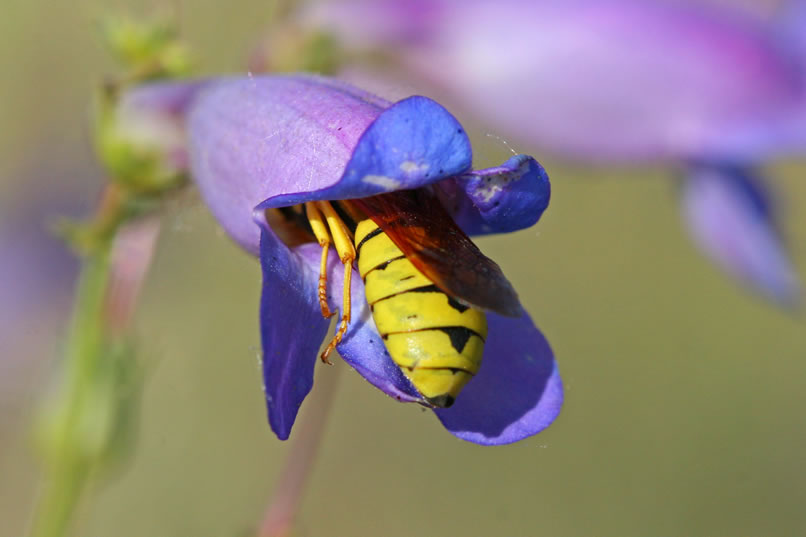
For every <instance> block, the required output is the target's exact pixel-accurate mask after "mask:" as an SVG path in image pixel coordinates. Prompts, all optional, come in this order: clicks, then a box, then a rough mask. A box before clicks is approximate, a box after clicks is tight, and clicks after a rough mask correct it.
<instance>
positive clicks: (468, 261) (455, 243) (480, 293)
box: [351, 189, 523, 317]
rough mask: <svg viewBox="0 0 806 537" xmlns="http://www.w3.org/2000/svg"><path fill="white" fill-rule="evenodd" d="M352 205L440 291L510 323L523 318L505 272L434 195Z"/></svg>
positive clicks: (418, 193)
mask: <svg viewBox="0 0 806 537" xmlns="http://www.w3.org/2000/svg"><path fill="white" fill-rule="evenodd" d="M351 201H352V203H355V204H356V205H357V206H358V207H360V208H361V209H362V210H363V211H364V212H365V213H366V214H367V216H369V217H370V218H371V219H372V220H373V221H374V222H375V223H376V224H378V227H380V228H381V229H382V230H383V231H384V233H386V234H387V235H388V236H389V238H390V239H391V240H392V242H394V243H395V245H397V247H398V248H400V250H401V251H402V252H403V253H404V254H405V255H406V257H407V258H408V259H409V260H410V261H411V262H412V264H413V265H414V266H415V267H417V269H418V270H419V271H420V272H422V273H423V274H425V276H426V277H428V279H429V280H431V281H433V282H434V284H435V285H436V286H437V287H439V289H440V290H442V291H444V292H445V293H447V294H448V295H450V296H452V297H453V298H455V299H456V300H458V301H459V302H461V303H464V304H465V305H468V306H472V307H475V308H479V309H482V310H489V311H494V312H496V313H500V314H502V315H507V316H511V317H518V316H520V315H521V314H522V313H523V311H522V309H521V305H520V301H519V300H518V295H517V294H516V293H515V290H514V289H513V288H512V284H510V283H509V280H507V279H506V277H505V276H504V273H503V272H501V268H500V267H499V266H498V265H497V264H496V263H495V262H494V261H493V260H492V259H490V258H489V257H487V256H485V255H484V254H483V253H481V251H480V250H479V249H478V247H477V246H476V245H475V244H473V242H472V241H471V240H470V238H468V236H467V235H465V233H464V231H462V230H461V229H460V228H459V226H457V225H456V223H455V222H454V221H453V218H451V216H450V215H449V214H448V212H447V211H446V210H445V209H444V208H443V207H442V204H441V203H440V202H439V200H438V199H437V198H436V197H435V196H434V195H433V194H432V193H430V192H429V191H427V190H424V189H418V190H401V191H398V192H390V193H388V194H380V195H378V196H372V197H370V198H363V199H357V200H351Z"/></svg>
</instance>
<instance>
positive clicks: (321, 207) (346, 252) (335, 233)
mask: <svg viewBox="0 0 806 537" xmlns="http://www.w3.org/2000/svg"><path fill="white" fill-rule="evenodd" d="M305 207H306V209H307V210H308V215H309V219H310V222H311V229H313V231H314V235H315V236H316V238H317V240H318V241H319V244H320V245H322V248H323V250H324V251H323V253H322V263H321V266H320V274H319V304H320V306H321V307H322V314H323V315H325V312H327V313H328V314H330V309H329V308H327V294H326V286H327V274H326V269H327V249H328V247H329V245H330V242H331V237H332V242H333V245H334V246H335V247H336V252H337V253H338V254H339V259H340V260H341V262H342V264H343V265H344V296H343V299H342V307H341V310H342V315H341V324H340V325H339V329H338V330H337V331H336V335H334V336H333V339H332V340H330V343H328V345H327V348H325V350H324V352H323V353H322V355H321V357H320V358H321V359H322V361H323V362H325V363H328V364H329V363H330V361H329V360H328V356H330V353H331V352H333V350H334V349H335V348H336V345H338V344H339V343H341V340H342V338H343V337H344V334H345V333H346V332H347V327H348V325H349V323H350V312H351V295H350V283H351V280H352V272H353V262H354V261H355V247H354V246H353V238H352V234H351V233H350V230H349V229H347V226H346V225H345V224H344V222H343V221H342V219H341V218H340V217H339V215H338V214H337V213H336V211H335V209H333V206H332V205H331V204H330V203H329V202H327V201H316V202H308V203H306V204H305ZM323 217H324V218H323ZM314 223H316V227H314ZM325 223H326V224H327V227H325ZM317 227H318V228H319V230H318V231H317ZM328 232H329V233H328ZM325 316H326V317H329V315H325Z"/></svg>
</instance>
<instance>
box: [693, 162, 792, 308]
mask: <svg viewBox="0 0 806 537" xmlns="http://www.w3.org/2000/svg"><path fill="white" fill-rule="evenodd" d="M682 202H683V213H684V216H685V219H686V223H687V224H688V226H689V230H690V231H691V234H692V235H693V237H694V239H695V240H696V242H697V243H698V244H699V246H700V247H701V248H702V249H703V251H705V253H706V254H708V255H709V256H710V257H711V259H713V260H714V261H715V262H716V263H717V264H719V265H720V266H721V267H723V268H724V269H725V270H726V271H728V272H729V273H731V274H733V275H734V276H736V277H738V278H739V279H741V280H742V281H744V282H746V283H748V284H749V285H751V286H753V287H755V288H756V289H757V290H758V291H760V292H761V293H763V294H764V295H766V296H767V297H769V298H771V299H773V300H775V301H777V302H779V303H780V304H782V305H787V306H795V305H796V304H797V303H799V300H800V286H799V284H798V280H797V276H796V275H795V272H794V270H793V269H792V265H791V262H790V260H789V256H788V255H787V251H786V248H785V247H784V244H783V241H782V239H781V236H780V234H779V232H778V228H777V226H776V224H775V221H774V216H775V215H774V213H773V211H772V210H771V208H772V206H771V204H770V202H769V199H768V194H767V192H766V190H765V186H764V184H763V182H762V181H761V179H760V178H756V177H754V176H753V174H752V173H751V172H749V171H748V170H744V169H740V168H735V167H727V166H700V167H697V168H695V169H694V170H693V171H692V172H691V173H690V174H689V176H688V177H687V178H686V181H685V184H684V190H683V199H682Z"/></svg>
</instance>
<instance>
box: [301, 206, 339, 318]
mask: <svg viewBox="0 0 806 537" xmlns="http://www.w3.org/2000/svg"><path fill="white" fill-rule="evenodd" d="M305 212H306V214H307V215H308V222H309V223H310V224H311V230H313V234H314V236H315V237H316V240H317V241H319V246H321V247H322V260H321V262H320V263H319V293H318V294H319V307H320V308H321V309H322V317H324V318H325V319H329V318H330V317H333V316H334V315H335V312H332V311H330V308H329V307H328V305H327V254H328V252H329V251H330V233H328V231H327V224H326V223H325V220H324V218H323V217H322V213H321V212H320V211H319V209H318V208H317V207H316V204H315V203H313V202H310V201H309V202H307V203H306V204H305Z"/></svg>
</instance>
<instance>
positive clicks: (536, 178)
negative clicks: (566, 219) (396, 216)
mask: <svg viewBox="0 0 806 537" xmlns="http://www.w3.org/2000/svg"><path fill="white" fill-rule="evenodd" d="M439 193H440V199H441V201H442V204H443V205H444V206H445V207H447V208H448V210H449V211H450V212H451V213H452V215H453V217H454V220H456V223H457V224H459V226H460V227H461V228H462V229H463V230H464V231H465V232H466V233H468V234H471V235H479V234H483V233H507V232H510V231H517V230H519V229H524V228H527V227H531V226H533V225H534V224H536V223H537V221H538V220H539V219H540V216H541V215H542V214H543V211H545V210H546V208H547V207H548V204H549V199H550V197H551V184H550V183H549V176H548V174H547V173H546V170H544V169H543V167H542V166H541V165H540V164H539V163H538V162H537V161H536V160H535V159H533V158H532V157H530V156H527V155H516V156H513V157H512V158H510V159H509V160H507V161H506V162H505V163H504V164H502V165H501V166H498V167H496V168H488V169H486V170H476V171H471V172H467V173H465V174H463V175H461V176H459V177H456V178H454V179H449V180H447V181H443V182H442V183H440V184H439Z"/></svg>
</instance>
